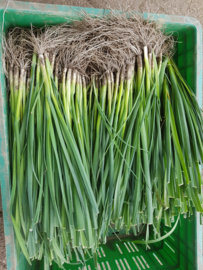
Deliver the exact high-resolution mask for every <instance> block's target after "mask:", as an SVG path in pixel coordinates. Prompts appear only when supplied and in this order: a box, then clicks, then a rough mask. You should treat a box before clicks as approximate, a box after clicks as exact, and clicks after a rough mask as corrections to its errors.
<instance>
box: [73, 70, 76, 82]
mask: <svg viewBox="0 0 203 270" xmlns="http://www.w3.org/2000/svg"><path fill="white" fill-rule="evenodd" d="M76 76H77V72H76V70H73V74H72V83H76Z"/></svg>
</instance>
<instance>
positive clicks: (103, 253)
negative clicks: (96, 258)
mask: <svg viewBox="0 0 203 270" xmlns="http://www.w3.org/2000/svg"><path fill="white" fill-rule="evenodd" d="M100 249H101V252H102V255H103V256H104V257H106V254H105V252H104V250H103V248H102V247H101V248H100Z"/></svg>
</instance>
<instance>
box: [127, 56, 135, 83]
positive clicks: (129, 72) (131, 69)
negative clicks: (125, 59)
mask: <svg viewBox="0 0 203 270" xmlns="http://www.w3.org/2000/svg"><path fill="white" fill-rule="evenodd" d="M134 68H135V57H133V59H131V60H130V61H129V63H128V66H127V74H126V79H127V80H131V78H132V76H133V75H134Z"/></svg>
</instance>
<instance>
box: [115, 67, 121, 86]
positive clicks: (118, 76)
mask: <svg viewBox="0 0 203 270" xmlns="http://www.w3.org/2000/svg"><path fill="white" fill-rule="evenodd" d="M119 78H120V71H117V72H116V81H115V85H116V87H117V88H118V86H119Z"/></svg>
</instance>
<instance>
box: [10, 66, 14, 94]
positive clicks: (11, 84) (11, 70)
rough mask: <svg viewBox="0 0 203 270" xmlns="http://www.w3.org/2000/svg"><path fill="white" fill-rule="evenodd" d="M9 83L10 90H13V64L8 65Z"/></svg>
mask: <svg viewBox="0 0 203 270" xmlns="http://www.w3.org/2000/svg"><path fill="white" fill-rule="evenodd" d="M9 85H10V90H11V91H12V90H13V65H10V66H9Z"/></svg>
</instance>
